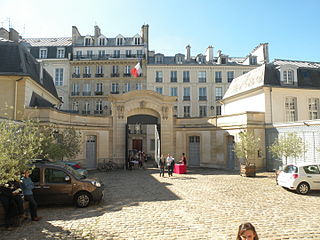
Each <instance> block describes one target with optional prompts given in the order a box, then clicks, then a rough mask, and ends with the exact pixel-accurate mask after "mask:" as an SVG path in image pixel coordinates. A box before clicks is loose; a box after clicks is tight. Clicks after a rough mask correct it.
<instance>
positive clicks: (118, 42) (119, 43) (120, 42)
mask: <svg viewBox="0 0 320 240" xmlns="http://www.w3.org/2000/svg"><path fill="white" fill-rule="evenodd" d="M122 43H123V39H122V38H117V45H118V46H120V45H122Z"/></svg>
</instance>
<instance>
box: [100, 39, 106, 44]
mask: <svg viewBox="0 0 320 240" xmlns="http://www.w3.org/2000/svg"><path fill="white" fill-rule="evenodd" d="M104 45H106V39H105V38H100V39H99V46H104Z"/></svg>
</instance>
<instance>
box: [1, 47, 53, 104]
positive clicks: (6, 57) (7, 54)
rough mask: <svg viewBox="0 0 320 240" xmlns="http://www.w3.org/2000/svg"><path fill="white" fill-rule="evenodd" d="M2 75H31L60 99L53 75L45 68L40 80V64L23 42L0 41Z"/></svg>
mask: <svg viewBox="0 0 320 240" xmlns="http://www.w3.org/2000/svg"><path fill="white" fill-rule="evenodd" d="M0 75H2V76H29V77H31V78H32V79H33V80H34V81H36V82H37V83H38V84H40V85H41V86H43V87H44V88H45V89H46V90H48V91H49V92H50V93H51V94H52V95H53V96H55V97H56V98H57V99H59V98H58V94H57V90H56V88H55V86H54V83H53V79H52V77H51V75H50V74H49V73H48V72H47V71H46V70H45V69H43V78H42V81H41V80H40V64H39V63H38V62H37V61H36V59H35V58H34V57H33V56H32V55H31V54H30V53H29V52H28V50H27V49H26V48H25V47H24V46H23V45H22V44H19V43H14V42H12V41H0Z"/></svg>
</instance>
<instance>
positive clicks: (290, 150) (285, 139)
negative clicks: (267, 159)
mask: <svg viewBox="0 0 320 240" xmlns="http://www.w3.org/2000/svg"><path fill="white" fill-rule="evenodd" d="M269 151H270V152H271V154H272V155H273V156H274V157H277V158H281V159H282V158H283V157H284V158H285V164H287V163H288V157H293V158H297V157H300V156H301V155H302V154H303V153H304V152H306V146H305V144H304V142H303V140H302V138H301V137H299V136H298V135H297V133H295V132H293V133H288V134H287V135H283V136H280V137H278V138H276V139H275V141H274V142H273V144H272V145H271V146H270V147H269Z"/></svg>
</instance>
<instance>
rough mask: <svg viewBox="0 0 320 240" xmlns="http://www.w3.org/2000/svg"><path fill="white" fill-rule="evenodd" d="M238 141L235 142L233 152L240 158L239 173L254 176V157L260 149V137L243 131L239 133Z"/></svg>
mask: <svg viewBox="0 0 320 240" xmlns="http://www.w3.org/2000/svg"><path fill="white" fill-rule="evenodd" d="M239 138H240V139H239V141H238V142H237V143H236V144H235V148H234V152H235V154H236V156H237V158H238V159H240V160H241V161H240V175H241V176H246V177H255V176H256V165H255V163H254V162H255V158H256V157H257V156H258V153H259V151H260V149H261V140H260V138H258V137H256V136H254V134H253V133H251V132H248V131H245V132H241V133H240V134H239Z"/></svg>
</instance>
